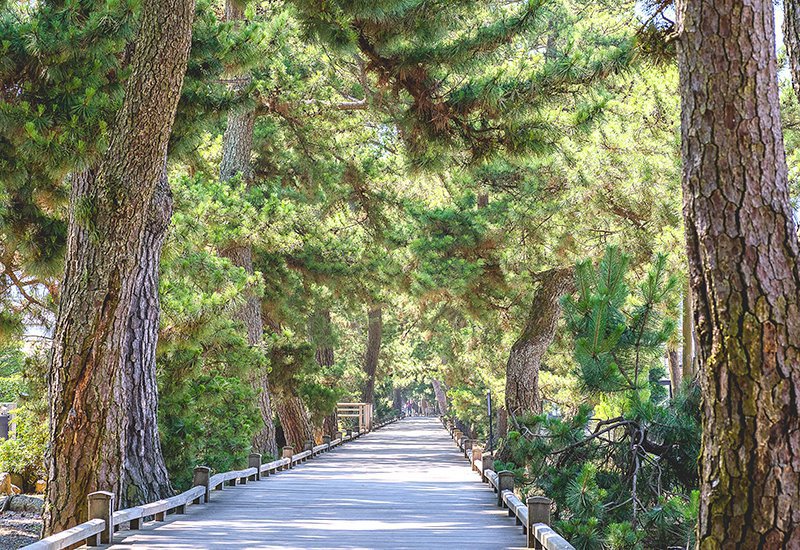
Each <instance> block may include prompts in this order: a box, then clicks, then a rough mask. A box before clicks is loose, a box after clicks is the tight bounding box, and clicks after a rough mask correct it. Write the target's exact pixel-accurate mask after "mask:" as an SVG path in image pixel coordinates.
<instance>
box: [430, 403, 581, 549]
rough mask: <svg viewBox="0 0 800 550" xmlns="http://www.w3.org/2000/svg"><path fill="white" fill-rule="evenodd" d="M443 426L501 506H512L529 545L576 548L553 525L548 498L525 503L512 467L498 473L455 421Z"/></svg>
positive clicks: (510, 513) (445, 419) (531, 498)
mask: <svg viewBox="0 0 800 550" xmlns="http://www.w3.org/2000/svg"><path fill="white" fill-rule="evenodd" d="M441 419H442V425H444V427H445V428H446V429H447V430H448V431H449V432H450V435H451V436H452V437H453V441H455V442H456V445H458V448H459V449H460V450H461V452H463V453H464V458H466V459H468V460H469V461H470V464H471V465H472V469H473V470H474V471H476V472H478V473H479V474H480V476H481V480H482V481H483V482H484V483H488V484H489V485H490V486H491V487H492V489H493V490H494V492H495V493H497V505H498V506H501V507H505V508H508V515H509V516H511V517H515V518H516V520H517V525H521V526H522V532H523V533H524V534H525V535H526V536H527V543H528V544H527V546H528V548H538V549H545V550H575V547H574V546H572V545H571V544H570V543H569V542H567V540H566V539H564V538H563V537H562V536H561V535H559V534H558V533H556V532H555V531H554V530H553V529H552V528H551V527H550V505H551V504H552V501H551V500H550V499H549V498H547V497H542V496H534V497H528V498H527V500H526V502H525V503H523V502H522V501H521V500H520V499H519V497H517V495H516V494H515V493H514V473H513V472H510V471H508V470H505V471H502V472H495V471H494V470H492V466H493V464H492V459H491V455H490V454H489V453H484V452H483V448H482V447H480V446H479V445H477V443H476V442H474V441H472V439H470V438H469V437H467V436H466V435H464V433H463V432H462V431H461V430H460V429H458V428H457V427H456V425H455V424H454V422H453V420H450V419H448V418H446V417H441Z"/></svg>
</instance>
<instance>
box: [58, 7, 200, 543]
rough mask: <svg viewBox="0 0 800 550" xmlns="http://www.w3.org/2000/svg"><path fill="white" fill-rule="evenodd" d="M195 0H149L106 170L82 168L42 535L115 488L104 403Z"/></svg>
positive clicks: (121, 343) (124, 330)
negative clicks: (89, 499) (88, 499)
mask: <svg viewBox="0 0 800 550" xmlns="http://www.w3.org/2000/svg"><path fill="white" fill-rule="evenodd" d="M193 17H194V1H193V0H160V1H156V0H143V3H142V16H141V23H140V29H139V34H138V36H137V38H136V44H135V51H134V53H133V56H132V59H131V64H130V77H129V79H128V81H127V83H126V85H125V99H124V100H123V104H122V108H121V109H120V111H119V113H118V115H117V118H116V120H115V122H114V124H113V127H112V131H111V132H110V135H111V136H112V138H111V143H110V144H109V147H108V150H107V151H106V152H105V153H104V155H103V157H102V159H101V161H100V164H99V169H98V171H97V172H96V173H95V172H93V171H85V172H83V173H81V174H76V176H75V177H74V178H73V181H72V190H71V196H70V216H69V230H68V236H67V243H68V244H67V256H66V263H65V272H64V280H63V283H62V285H61V289H62V290H61V297H60V301H59V309H58V316H57V320H56V329H55V335H54V339H53V351H52V357H51V363H50V369H49V373H48V385H49V394H50V397H49V398H50V406H51V408H50V444H49V446H48V453H47V464H48V483H47V495H46V497H47V498H46V505H45V510H44V533H45V534H50V533H53V532H55V531H61V530H63V529H66V528H69V527H72V526H74V525H75V524H77V523H80V522H83V521H85V520H86V513H87V510H86V495H87V494H88V493H90V492H93V491H96V490H99V489H104V490H111V491H114V492H115V493H118V494H119V493H121V492H122V491H121V490H120V485H119V484H120V476H119V472H120V465H121V464H122V461H123V457H122V456H121V446H120V445H113V444H109V441H111V440H115V439H116V440H118V439H119V437H120V435H121V434H119V433H114V432H113V430H112V429H109V428H111V427H113V422H112V419H111V417H110V416H109V411H110V409H111V407H112V406H115V403H114V388H115V385H116V384H117V377H118V376H120V373H121V372H122V371H123V370H124V361H125V353H126V348H127V345H128V336H129V330H128V328H129V317H130V310H131V303H132V301H133V297H134V287H135V284H136V273H137V265H136V263H137V260H138V257H139V251H140V250H141V247H142V241H143V240H144V238H145V227H146V225H147V218H148V212H149V206H150V203H151V200H152V198H153V194H154V192H155V189H156V187H157V184H158V182H159V180H160V178H161V177H162V176H163V174H164V163H165V162H166V154H167V144H168V141H169V135H170V132H171V130H172V123H173V121H174V119H175V111H176V109H177V105H178V99H179V97H180V92H181V87H182V85H183V77H184V74H185V72H186V63H187V60H188V57H189V48H190V44H191V35H192V21H193Z"/></svg>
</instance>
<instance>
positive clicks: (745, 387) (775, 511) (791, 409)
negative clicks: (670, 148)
mask: <svg viewBox="0 0 800 550" xmlns="http://www.w3.org/2000/svg"><path fill="white" fill-rule="evenodd" d="M678 15H679V21H680V26H681V27H680V29H679V30H680V35H679V41H678V63H679V70H680V92H681V99H682V116H681V131H682V138H683V140H682V141H683V143H682V156H683V195H684V207H683V212H684V223H685V227H686V244H687V250H688V257H689V266H690V275H691V283H692V291H693V292H692V294H693V298H694V302H695V304H694V315H695V326H696V327H697V339H698V342H697V343H698V352H699V356H700V365H701V368H700V373H699V379H700V384H701V388H702V393H703V405H702V407H703V447H702V452H701V456H700V476H701V488H700V521H699V526H698V546H699V547H700V548H704V549H705V548H709V549H718V548H800V500H798V498H797V495H798V494H800V395H798V388H800V354H799V353H798V345H799V344H800V268H799V267H798V256H799V255H800V254H799V253H798V243H797V232H796V229H797V228H796V227H795V224H794V221H793V211H792V208H791V204H790V202H789V189H788V181H787V168H786V161H785V156H784V148H783V137H782V133H781V121H780V111H779V100H778V85H777V66H776V65H777V63H776V54H775V29H774V19H773V15H774V14H773V3H772V0H746V1H744V2H743V1H740V0H684V1H683V2H682V3H681V4H680V5H679V7H678Z"/></svg>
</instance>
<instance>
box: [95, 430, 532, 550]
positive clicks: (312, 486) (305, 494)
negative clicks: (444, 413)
mask: <svg viewBox="0 0 800 550" xmlns="http://www.w3.org/2000/svg"><path fill="white" fill-rule="evenodd" d="M123 537H124V538H123ZM115 539H116V540H117V541H120V542H119V543H117V544H115V545H114V546H111V548H115V549H117V548H132V547H136V548H148V549H154V550H158V549H163V548H170V549H189V548H191V549H215V548H224V549H232V548H237V549H238V548H242V549H245V548H259V549H262V548H281V549H287V548H292V549H294V548H296V549H312V548H319V549H323V548H324V549H344V548H347V549H361V548H364V549H378V548H391V549H400V548H433V549H437V550H460V549H467V548H468V549H479V550H491V549H501V548H505V549H507V548H521V547H524V545H525V537H524V536H523V535H522V530H521V529H520V528H519V527H517V526H515V524H514V519H513V518H509V517H508V515H507V512H506V511H505V510H501V509H500V508H498V507H497V505H496V496H495V494H494V493H493V492H492V490H491V489H490V488H489V486H488V485H487V484H483V483H481V482H480V481H479V478H478V474H476V473H474V472H472V471H471V469H470V467H469V463H468V462H467V460H466V459H465V458H463V455H459V453H458V448H457V447H456V446H455V445H454V444H453V441H452V440H451V439H450V437H449V434H448V433H447V431H446V430H445V429H444V428H442V425H441V423H440V422H439V421H438V419H434V418H420V417H416V418H407V419H405V420H402V421H400V422H396V423H394V424H390V425H388V426H386V427H385V428H383V429H381V430H378V431H376V432H373V433H370V434H367V435H364V436H362V437H361V438H359V439H357V440H356V441H354V442H351V443H348V444H346V445H344V446H342V447H340V448H337V449H336V450H334V451H331V452H329V453H323V454H321V455H319V456H318V457H316V458H314V459H312V460H310V461H308V462H306V463H304V464H301V465H298V466H296V467H295V468H294V469H292V470H289V471H286V472H280V473H278V474H277V475H274V476H270V477H268V478H266V479H262V480H261V481H256V482H252V481H251V482H250V483H248V484H247V485H239V486H236V487H225V489H224V490H223V491H221V492H220V491H212V493H211V503H210V504H207V505H202V506H190V507H189V508H188V509H187V514H186V515H184V516H168V519H167V522H166V523H160V524H159V523H152V522H150V523H147V524H145V526H144V528H143V529H142V530H141V531H127V532H123V531H121V532H119V533H117V535H116V537H115Z"/></svg>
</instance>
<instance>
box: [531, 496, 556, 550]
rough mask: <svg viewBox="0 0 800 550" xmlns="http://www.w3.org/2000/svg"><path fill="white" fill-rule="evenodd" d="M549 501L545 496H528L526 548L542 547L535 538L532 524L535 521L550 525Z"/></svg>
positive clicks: (533, 524) (534, 523)
mask: <svg viewBox="0 0 800 550" xmlns="http://www.w3.org/2000/svg"><path fill="white" fill-rule="evenodd" d="M550 503H551V500H550V499H549V498H547V497H528V501H527V504H528V525H526V530H527V538H528V548H539V549H542V548H544V547H543V546H542V543H541V542H539V541H538V540H536V533H535V529H534V526H535V525H536V524H537V523H544V524H545V525H550Z"/></svg>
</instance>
